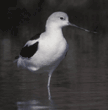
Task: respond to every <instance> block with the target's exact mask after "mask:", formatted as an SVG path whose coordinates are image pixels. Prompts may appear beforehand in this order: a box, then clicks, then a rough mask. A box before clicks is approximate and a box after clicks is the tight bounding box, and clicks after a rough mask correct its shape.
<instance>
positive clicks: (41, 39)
mask: <svg viewBox="0 0 108 110" xmlns="http://www.w3.org/2000/svg"><path fill="white" fill-rule="evenodd" d="M68 25H71V26H74V27H77V28H80V27H78V26H76V25H74V24H71V23H70V22H69V20H68V15H67V14H66V13H64V12H54V13H53V14H51V15H50V16H49V17H48V19H47V21H46V25H45V32H43V33H41V34H37V35H36V36H34V37H32V38H31V39H30V40H29V41H27V43H26V44H25V45H24V47H23V48H22V50H21V52H20V55H19V57H18V59H17V65H18V67H19V66H21V67H23V68H26V69H28V70H30V71H33V72H36V73H44V72H47V73H48V76H49V78H48V85H47V86H48V87H49V86H50V79H51V75H52V73H53V71H54V70H55V69H56V67H57V66H58V65H59V63H60V62H61V61H62V60H63V59H64V57H65V55H66V53H67V51H68V44H67V41H66V40H65V38H64V36H63V33H62V27H64V26H68ZM81 29H83V30H85V31H88V30H86V29H84V28H81ZM88 32H89V31H88Z"/></svg>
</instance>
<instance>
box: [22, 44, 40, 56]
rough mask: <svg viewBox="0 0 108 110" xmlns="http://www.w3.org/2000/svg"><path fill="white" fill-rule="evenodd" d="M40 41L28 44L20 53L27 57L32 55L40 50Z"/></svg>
mask: <svg viewBox="0 0 108 110" xmlns="http://www.w3.org/2000/svg"><path fill="white" fill-rule="evenodd" d="M38 43H39V42H36V43H35V44H33V45H30V46H28V45H26V46H25V47H23V48H22V50H21V52H20V55H21V56H22V57H25V58H30V57H32V56H33V55H34V54H35V53H36V51H37V50H38Z"/></svg>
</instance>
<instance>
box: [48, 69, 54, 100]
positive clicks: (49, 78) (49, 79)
mask: <svg viewBox="0 0 108 110" xmlns="http://www.w3.org/2000/svg"><path fill="white" fill-rule="evenodd" d="M52 72H53V71H51V72H50V73H49V74H48V84H47V89H48V98H49V100H51V93H50V81H51V75H52Z"/></svg>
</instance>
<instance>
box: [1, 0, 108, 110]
mask: <svg viewBox="0 0 108 110" xmlns="http://www.w3.org/2000/svg"><path fill="white" fill-rule="evenodd" d="M55 11H63V12H66V13H67V14H68V16H69V20H70V22H71V23H74V24H76V25H78V26H80V27H83V28H86V29H88V30H91V31H95V32H97V33H96V34H94V33H88V32H85V31H83V30H80V29H77V28H75V27H64V28H63V34H64V37H65V38H66V40H67V42H68V44H69V51H68V54H67V56H66V58H65V59H64V60H63V61H62V62H61V64H60V65H59V67H58V68H57V69H56V70H55V71H54V73H53V75H52V79H51V94H52V100H53V103H52V102H50V103H49V101H48V98H47V87H46V85H47V74H46V75H45V74H42V75H39V74H33V73H31V72H29V71H26V70H22V69H18V68H17V66H16V63H13V61H14V58H15V56H17V55H18V54H19V53H20V50H21V48H22V47H23V45H24V44H25V43H26V42H27V40H28V39H30V38H31V37H32V36H33V35H35V34H37V33H39V32H43V30H44V28H45V22H46V20H47V18H48V16H49V15H50V14H51V13H53V12H55ZM107 21H108V0H3V1H0V110H9V109H10V110H27V109H28V110H35V109H36V107H37V106H38V107H43V109H44V110H49V108H50V107H51V110H58V109H61V110H108V43H107V42H108V36H107V35H108V31H107V29H108V22H107ZM30 107H32V108H30ZM33 107H34V109H33ZM45 107H46V109H45ZM47 107H48V108H47ZM38 109H39V108H38ZM36 110H37V109H36Z"/></svg>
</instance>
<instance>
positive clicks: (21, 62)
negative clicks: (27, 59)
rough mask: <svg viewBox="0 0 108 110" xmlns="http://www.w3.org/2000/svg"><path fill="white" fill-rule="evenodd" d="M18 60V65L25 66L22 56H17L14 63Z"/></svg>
mask: <svg viewBox="0 0 108 110" xmlns="http://www.w3.org/2000/svg"><path fill="white" fill-rule="evenodd" d="M16 62H17V67H20V66H22V67H25V63H24V62H23V60H22V58H21V57H19V56H16V57H15V60H14V63H16Z"/></svg>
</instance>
